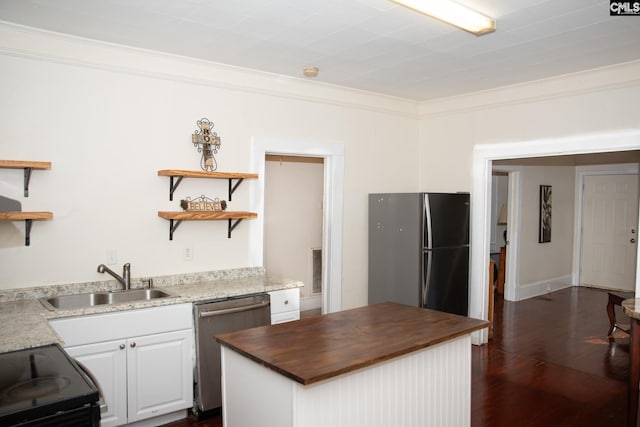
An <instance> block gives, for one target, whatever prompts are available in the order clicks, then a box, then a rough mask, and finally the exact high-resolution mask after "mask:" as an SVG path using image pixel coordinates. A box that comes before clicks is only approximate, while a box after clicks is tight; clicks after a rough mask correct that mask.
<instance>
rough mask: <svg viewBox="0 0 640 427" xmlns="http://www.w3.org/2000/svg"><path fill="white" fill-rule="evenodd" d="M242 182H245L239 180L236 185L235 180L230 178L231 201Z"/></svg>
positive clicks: (242, 179) (241, 179)
mask: <svg viewBox="0 0 640 427" xmlns="http://www.w3.org/2000/svg"><path fill="white" fill-rule="evenodd" d="M242 181H244V178H238V182H236V183H235V185H234V184H233V178H229V201H231V196H232V195H233V193H235V191H236V189H237V188H238V185H240V183H241V182H242Z"/></svg>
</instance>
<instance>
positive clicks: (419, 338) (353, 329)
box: [216, 302, 490, 385]
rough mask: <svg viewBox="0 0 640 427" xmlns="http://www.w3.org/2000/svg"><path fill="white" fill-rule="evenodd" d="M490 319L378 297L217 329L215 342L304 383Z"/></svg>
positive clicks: (445, 338) (466, 331)
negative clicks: (278, 320) (288, 319)
mask: <svg viewBox="0 0 640 427" xmlns="http://www.w3.org/2000/svg"><path fill="white" fill-rule="evenodd" d="M489 325H490V322H487V321H484V320H477V319H471V318H469V317H464V316H458V315H455V314H449V313H443V312H440V311H434V310H425V309H421V308H419V307H409V306H406V305H401V304H396V303H390V302H387V303H382V304H376V305H370V306H366V307H360V308H356V309H352V310H345V311H341V312H337V313H331V314H328V315H324V316H314V317H308V318H304V319H301V320H299V321H297V322H294V323H283V324H278V325H271V326H263V327H259V328H252V329H247V330H244V331H237V332H231V333H227V334H222V335H217V336H216V339H217V340H218V342H220V344H222V345H224V346H226V347H228V348H230V349H232V350H234V351H236V352H238V353H240V354H242V355H244V356H246V357H248V358H250V359H251V360H253V361H255V362H257V363H260V364H262V365H264V366H266V367H267V368H269V369H271V370H273V371H275V372H278V373H280V374H282V375H284V376H286V377H287V378H290V379H292V380H294V381H296V382H298V383H300V384H303V385H309V384H313V383H316V382H319V381H323V380H326V379H329V378H332V377H335V376H338V375H342V374H345V373H348V372H351V371H354V370H357V369H361V368H364V367H367V366H371V365H374V364H377V363H380V362H384V361H386V360H390V359H393V358H396V357H399V356H402V355H405V354H408V353H411V352H414V351H417V350H421V349H424V348H427V347H429V346H433V345H436V344H439V343H442V342H445V341H449V340H452V339H454V338H457V337H460V336H463V335H466V334H469V333H471V332H473V331H476V330H479V329H483V328H486V327H488V326H489Z"/></svg>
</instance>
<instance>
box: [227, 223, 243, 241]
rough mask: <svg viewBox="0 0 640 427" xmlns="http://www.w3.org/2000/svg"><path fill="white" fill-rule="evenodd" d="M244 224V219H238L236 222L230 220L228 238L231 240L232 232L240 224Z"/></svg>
mask: <svg viewBox="0 0 640 427" xmlns="http://www.w3.org/2000/svg"><path fill="white" fill-rule="evenodd" d="M241 222H242V218H238V219H236V221H235V222H234V221H233V219H231V218H229V227H228V232H227V238H228V239H230V238H231V232H232V231H233V230H234V229H235V228H236V227H237V226H238V224H240V223H241Z"/></svg>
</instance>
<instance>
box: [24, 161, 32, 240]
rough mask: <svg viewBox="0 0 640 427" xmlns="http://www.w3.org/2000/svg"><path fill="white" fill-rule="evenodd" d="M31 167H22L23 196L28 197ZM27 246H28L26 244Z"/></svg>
mask: <svg viewBox="0 0 640 427" xmlns="http://www.w3.org/2000/svg"><path fill="white" fill-rule="evenodd" d="M31 169H32V168H29V167H27V168H24V197H29V181H31ZM27 246H29V245H28V244H27Z"/></svg>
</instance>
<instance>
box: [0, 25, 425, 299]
mask: <svg viewBox="0 0 640 427" xmlns="http://www.w3.org/2000/svg"><path fill="white" fill-rule="evenodd" d="M0 94H2V96H1V97H0V103H2V104H1V105H2V107H3V108H2V110H3V114H2V115H0V144H1V145H0V146H1V147H2V150H0V152H1V154H0V157H1V158H3V159H18V160H21V159H27V160H48V161H52V163H53V168H52V169H51V170H50V171H46V172H34V177H33V179H32V183H31V195H30V197H29V198H28V199H25V198H23V197H22V196H21V194H22V193H21V186H22V176H21V172H20V171H6V170H0V183H2V185H1V186H0V189H5V190H1V191H3V193H2V194H3V195H5V196H7V197H12V198H17V199H19V200H21V201H22V202H23V209H24V210H50V211H52V212H53V213H54V219H53V220H52V221H47V222H39V223H36V224H34V226H33V230H32V235H31V240H32V243H31V246H29V247H24V246H23V234H22V233H23V232H22V231H21V230H22V228H23V227H24V225H23V224H22V223H1V224H0V233H2V236H10V238H9V239H3V240H2V241H1V243H0V272H1V273H0V288H3V289H7V288H17V287H30V286H37V285H46V284H55V283H68V282H82V281H90V280H104V279H105V277H104V276H103V275H101V274H98V273H97V272H96V266H97V265H98V264H100V263H103V262H105V261H106V260H105V256H106V251H107V250H108V249H116V250H117V252H118V255H119V256H118V258H119V259H118V266H117V267H118V268H119V267H120V265H121V264H122V263H124V262H127V261H129V262H131V264H132V276H133V277H140V276H153V275H161V274H179V273H185V272H196V271H207V270H218V269H224V268H232V267H244V266H247V265H248V264H249V259H250V257H249V252H250V247H251V245H252V244H253V242H252V241H250V239H249V232H248V229H249V227H248V226H247V223H246V222H247V221H251V220H245V222H244V223H241V224H240V225H239V226H238V227H237V228H236V230H235V231H234V232H233V236H232V238H231V239H227V236H226V235H227V232H226V222H224V221H219V222H184V223H182V225H180V227H179V228H178V229H177V230H176V233H175V235H174V240H173V241H169V238H168V234H169V232H168V228H169V224H168V222H167V221H166V220H163V219H160V218H158V217H157V211H159V210H179V208H178V203H179V199H180V198H181V197H185V196H199V195H201V194H206V195H209V196H215V197H222V198H226V182H224V181H220V182H216V181H210V180H199V179H191V180H187V179H185V180H184V181H183V183H182V184H181V185H180V187H179V188H178V190H177V192H176V198H175V199H176V200H174V202H169V200H168V186H169V184H168V178H166V177H158V176H157V171H158V170H159V169H193V170H196V169H198V167H199V166H198V165H199V163H198V161H199V157H198V153H197V152H196V150H195V148H194V147H193V145H192V144H191V133H192V132H193V131H194V130H195V128H196V125H195V121H196V120H198V119H200V118H202V117H207V118H209V119H210V120H211V121H213V122H214V124H215V127H214V130H215V131H217V132H218V134H219V135H220V136H221V137H222V147H221V150H220V153H219V154H218V156H217V158H218V162H219V170H220V171H228V172H252V171H251V170H250V168H251V159H250V157H251V150H252V148H251V141H252V138H268V139H274V138H283V139H286V140H300V141H305V142H308V141H315V142H317V143H319V144H322V143H323V142H325V141H326V142H330V143H341V144H344V148H345V150H344V152H345V176H344V206H343V212H344V218H343V222H344V232H343V247H344V254H345V255H344V257H345V260H344V262H343V277H342V278H343V295H342V301H343V304H342V305H343V308H350V307H354V306H359V305H363V304H366V301H367V288H366V287H367V264H366V254H367V250H366V245H367V222H366V218H367V194H368V193H370V192H375V191H416V190H417V186H418V159H417V157H416V155H415V153H416V151H417V142H418V126H419V121H418V119H417V115H416V111H417V105H416V104H415V103H413V102H410V101H405V100H401V99H397V98H390V97H385V96H379V95H375V94H370V93H366V92H360V91H354V90H348V89H343V88H338V87H334V86H329V85H323V84H319V83H315V82H310V81H306V80H302V79H292V78H284V77H281V76H277V75H271V74H266V73H258V72H254V71H250V70H245V69H240V68H235V67H229V66H224V65H221V64H213V63H208V62H204V61H198V60H192V59H188V58H180V57H175V56H171V55H164V54H159V53H154V52H148V51H142V50H136V49H129V48H124V47H120V46H114V45H106V44H101V43H96V42H91V41H86V40H82V39H76V38H70V37H66V36H60V35H55V34H49V33H43V32H39V31H32V30H29V29H24V28H21V27H15V26H10V25H6V24H1V25H0ZM252 185H253V187H252ZM7 188H8V189H7ZM252 188H255V184H252V183H251V181H245V182H244V183H243V184H242V185H241V186H240V187H239V189H238V191H237V192H236V193H235V194H234V196H233V201H232V202H231V203H230V207H229V209H230V210H231V209H233V210H245V209H247V208H248V207H249V205H250V200H249V195H250V193H251V191H250V190H251V189H252ZM185 247H191V248H193V253H194V259H193V261H184V260H183V251H184V249H185Z"/></svg>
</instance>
